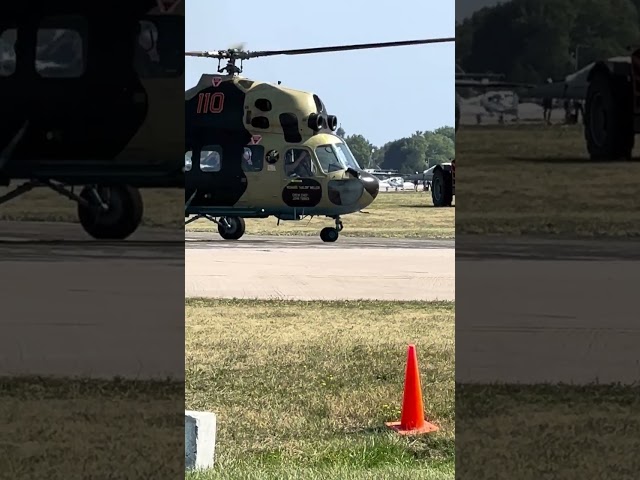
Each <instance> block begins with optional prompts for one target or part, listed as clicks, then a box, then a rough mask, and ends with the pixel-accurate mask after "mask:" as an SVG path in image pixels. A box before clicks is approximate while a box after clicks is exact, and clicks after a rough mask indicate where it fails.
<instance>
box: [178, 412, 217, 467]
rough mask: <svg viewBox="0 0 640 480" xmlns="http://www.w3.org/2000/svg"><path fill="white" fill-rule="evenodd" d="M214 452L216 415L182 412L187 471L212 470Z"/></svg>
mask: <svg viewBox="0 0 640 480" xmlns="http://www.w3.org/2000/svg"><path fill="white" fill-rule="evenodd" d="M215 450H216V414H215V413H211V412H195V411H191V410H186V411H185V412H184V463H185V467H186V469H187V470H201V469H207V468H212V467H213V463H214V456H215Z"/></svg>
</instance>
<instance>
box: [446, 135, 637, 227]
mask: <svg viewBox="0 0 640 480" xmlns="http://www.w3.org/2000/svg"><path fill="white" fill-rule="evenodd" d="M456 156H457V160H458V162H457V164H458V169H457V171H456V193H457V194H458V196H461V197H462V199H463V204H464V206H463V209H462V212H459V213H458V215H457V219H456V222H457V223H456V233H457V234H505V235H527V234H556V235H568V236H584V237H589V236H605V235H606V236H615V237H629V236H638V235H640V196H639V195H638V194H637V192H638V178H640V162H638V161H612V162H592V161H590V160H589V159H588V156H587V152H586V147H585V143H584V136H583V130H582V127H581V126H559V125H555V126H551V127H548V126H543V125H542V126H532V125H527V126H509V127H502V128H501V127H499V126H495V127H493V126H487V127H474V126H462V127H461V128H460V130H459V132H458V134H457V137H456Z"/></svg>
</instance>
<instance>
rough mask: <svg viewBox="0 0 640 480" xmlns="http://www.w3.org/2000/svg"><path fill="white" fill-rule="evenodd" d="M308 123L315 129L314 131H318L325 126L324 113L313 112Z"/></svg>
mask: <svg viewBox="0 0 640 480" xmlns="http://www.w3.org/2000/svg"><path fill="white" fill-rule="evenodd" d="M307 125H308V126H309V128H310V129H311V130H313V131H314V132H317V131H319V130H322V129H323V128H324V126H325V118H324V116H323V115H320V114H318V113H312V114H311V115H309V120H307Z"/></svg>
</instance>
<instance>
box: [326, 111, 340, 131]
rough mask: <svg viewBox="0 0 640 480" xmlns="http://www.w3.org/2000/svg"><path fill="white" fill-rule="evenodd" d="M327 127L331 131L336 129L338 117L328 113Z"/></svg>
mask: <svg viewBox="0 0 640 480" xmlns="http://www.w3.org/2000/svg"><path fill="white" fill-rule="evenodd" d="M327 127H329V129H330V130H331V131H332V132H335V131H336V130H337V129H338V117H336V116H335V115H329V116H328V117H327Z"/></svg>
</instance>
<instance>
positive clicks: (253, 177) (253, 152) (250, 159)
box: [240, 145, 265, 206]
mask: <svg viewBox="0 0 640 480" xmlns="http://www.w3.org/2000/svg"><path fill="white" fill-rule="evenodd" d="M264 157H265V152H264V147H263V146H262V145H247V146H246V147H244V151H243V153H242V159H241V162H242V171H243V172H244V174H245V176H246V177H247V187H249V186H251V190H252V191H253V192H264V191H265V190H264V188H263V187H264V186H265V177H264V175H263V174H262V170H263V168H264V163H265V162H264ZM240 205H242V206H253V205H250V202H247V201H244V200H242V199H241V200H240Z"/></svg>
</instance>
